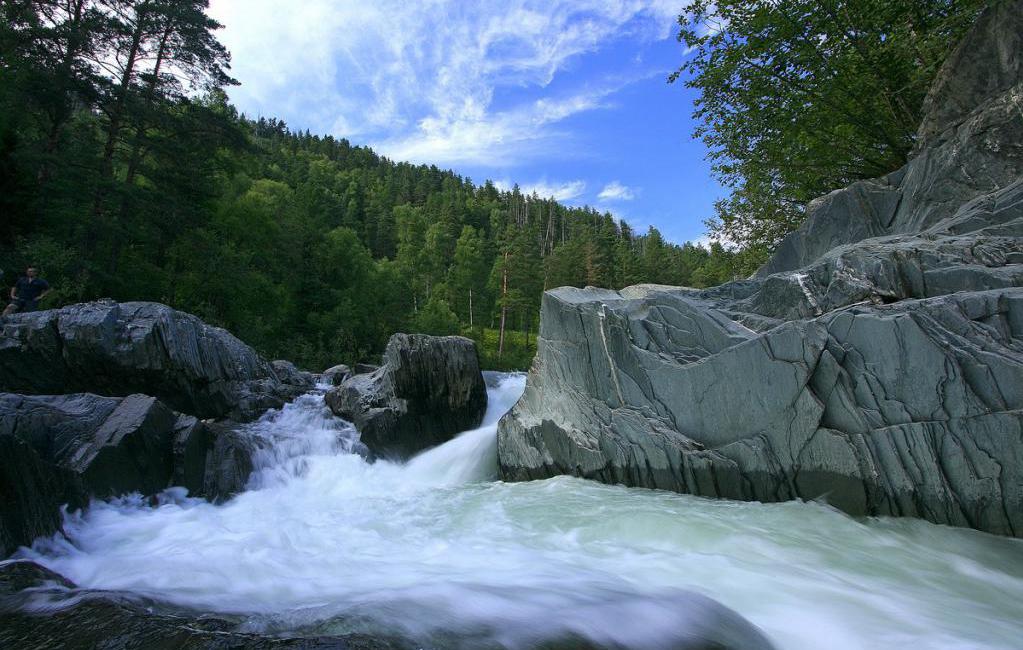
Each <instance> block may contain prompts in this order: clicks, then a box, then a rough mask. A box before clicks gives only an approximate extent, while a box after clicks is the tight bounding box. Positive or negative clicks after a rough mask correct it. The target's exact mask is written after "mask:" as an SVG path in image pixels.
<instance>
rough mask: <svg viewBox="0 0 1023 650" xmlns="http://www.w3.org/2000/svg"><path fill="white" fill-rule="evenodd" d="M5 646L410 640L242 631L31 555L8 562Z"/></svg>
mask: <svg viewBox="0 0 1023 650" xmlns="http://www.w3.org/2000/svg"><path fill="white" fill-rule="evenodd" d="M0 619H2V620H3V624H0V647H5V648H123V649H126V650H127V649H138V650H145V649H148V648H165V649H168V650H169V649H170V648H174V649H177V650H188V649H194V650H210V649H214V648H223V649H225V650H226V649H227V648H238V649H242V648H245V649H252V650H272V649H275V648H294V649H296V650H327V649H331V650H346V649H350V650H388V649H398V648H402V649H406V648H414V647H416V646H415V645H413V644H412V643H410V642H405V641H402V640H398V639H394V640H389V639H383V638H374V637H371V636H369V635H365V634H340V635H332V636H300V637H292V638H288V637H282V636H280V635H273V636H269V635H267V636H264V635H259V634H252V633H246V632H242V631H239V629H241V628H243V627H244V626H243V625H242V621H241V620H237V619H231V618H228V617H220V616H211V615H208V614H204V615H198V614H196V613H194V612H191V611H184V610H180V609H178V608H174V607H171V606H169V605H166V604H164V603H160V602H156V601H152V600H149V599H145V598H140V597H138V596H135V595H132V594H123V593H117V592H104V591H92V590H88V589H80V588H78V587H76V586H75V585H74V583H72V582H71V581H70V580H67V579H66V578H64V577H63V576H61V575H60V574H57V573H55V572H53V571H50V570H49V569H47V568H45V567H42V566H40V565H38V564H36V563H34V562H28V561H24V560H20V561H15V562H4V563H0Z"/></svg>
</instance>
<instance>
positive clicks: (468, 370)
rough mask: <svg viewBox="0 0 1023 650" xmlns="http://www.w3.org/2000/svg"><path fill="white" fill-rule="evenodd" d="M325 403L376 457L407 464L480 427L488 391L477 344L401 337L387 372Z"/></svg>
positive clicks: (387, 355) (363, 377) (391, 349)
mask: <svg viewBox="0 0 1023 650" xmlns="http://www.w3.org/2000/svg"><path fill="white" fill-rule="evenodd" d="M325 400H326V402H327V405H328V406H329V407H330V409H331V411H332V412H333V413H334V414H335V415H339V416H341V417H343V418H345V419H348V420H351V421H352V422H353V423H355V426H356V428H357V429H358V430H359V433H360V436H361V440H362V442H363V444H365V445H366V446H367V447H369V449H370V450H371V451H372V452H374V453H375V454H377V455H382V456H386V457H399V458H404V457H408V456H410V455H412V454H414V453H416V452H417V451H421V450H423V449H426V448H428V447H432V446H434V445H438V444H440V443H442V442H446V441H447V440H450V439H451V437H452V436H453V435H454V434H456V433H458V432H460V431H465V430H467V429H472V428H475V427H477V426H479V423H480V422H481V421H482V419H483V414H484V413H485V412H486V409H487V387H486V384H485V382H484V380H483V374H482V373H481V372H480V366H479V358H478V356H477V354H476V345H475V344H474V343H473V342H472V341H471V340H469V339H467V338H463V337H460V336H427V335H425V334H395V335H394V336H392V337H391V339H390V340H389V341H388V342H387V349H386V351H385V352H384V365H383V366H381V367H380V368H378V369H377V370H374V371H373V372H371V373H368V374H360V375H354V376H352V377H349V378H348V379H345V380H344V382H342V384H341V386H340V387H338V388H336V389H334V390H332V391H330V392H328V393H327V395H326V397H325Z"/></svg>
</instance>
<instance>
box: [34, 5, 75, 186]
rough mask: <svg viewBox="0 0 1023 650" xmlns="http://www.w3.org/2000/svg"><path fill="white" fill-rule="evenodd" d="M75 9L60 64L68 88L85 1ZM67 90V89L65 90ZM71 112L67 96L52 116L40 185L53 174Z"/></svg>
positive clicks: (39, 178)
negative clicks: (55, 158) (52, 159)
mask: <svg viewBox="0 0 1023 650" xmlns="http://www.w3.org/2000/svg"><path fill="white" fill-rule="evenodd" d="M73 7H74V8H73V9H72V10H71V11H72V16H73V17H72V19H71V29H70V32H69V34H68V39H67V48H65V50H64V58H63V60H61V62H60V75H59V78H60V79H61V80H62V83H65V84H67V85H68V86H70V82H71V65H72V64H73V63H74V60H75V57H76V56H77V55H78V53H79V50H80V49H81V29H82V11H83V10H84V9H85V0H77V1H76V2H74V3H73ZM66 90H67V88H65V91H66ZM71 112H72V111H71V106H70V101H69V100H68V98H67V96H65V97H64V98H63V103H62V104H61V105H60V106H58V107H57V110H56V114H55V115H53V116H52V119H53V123H52V124H51V125H50V130H49V132H48V133H47V134H46V156H45V157H44V158H43V164H42V166H41V167H40V168H39V174H38V180H39V183H40V185H43V184H45V183H46V182H47V181H48V180H49V179H50V175H51V173H52V169H51V166H50V161H51V158H52V157H53V156H54V154H56V153H57V146H58V145H59V144H60V133H61V131H63V130H64V125H65V124H66V123H67V121H68V118H69V117H70V116H71Z"/></svg>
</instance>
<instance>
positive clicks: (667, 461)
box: [498, 2, 1023, 536]
mask: <svg viewBox="0 0 1023 650" xmlns="http://www.w3.org/2000/svg"><path fill="white" fill-rule="evenodd" d="M1021 25H1023V3H1019V2H1013V3H1002V4H1000V5H999V6H997V7H995V8H993V9H991V10H989V11H988V12H986V13H985V15H984V16H983V17H982V18H981V20H980V21H979V22H978V24H977V25H976V26H975V27H974V29H973V30H972V31H971V33H970V34H969V35H968V36H967V38H966V40H965V41H964V43H963V44H962V45H961V46H960V47H959V49H958V50H957V51H956V53H955V54H954V55H953V56H951V57H950V59H949V61H948V63H947V64H946V66H945V68H944V69H943V70H942V72H941V73H940V75H939V77H938V81H937V82H936V85H935V88H936V90H935V91H932V93H931V97H930V99H929V100H928V117H927V118H926V119H925V121H924V124H923V126H922V127H921V135H920V142H921V143H922V144H921V147H920V149H919V150H918V151H917V152H916V154H915V156H914V157H913V158H912V160H911V161H910V162H909V164H908V165H907V166H906V167H905V168H904V169H902V170H900V171H898V172H895V173H893V174H890V175H889V176H887V177H885V178H883V179H878V180H874V181H864V182H861V183H857V184H854V185H853V186H850V187H849V188H846V189H844V190H839V191H838V192H834V193H832V194H830V195H828V196H826V197H823V198H821V199H819V200H818V201H816V202H814V204H812V205H811V206H810V208H809V210H808V217H807V220H806V222H805V223H804V224H803V226H802V227H801V228H800V229H799V230H798V231H796V232H795V233H793V234H792V235H790V237H789V238H788V239H786V240H785V242H784V243H783V244H782V245H781V247H780V248H779V250H778V252H777V253H776V255H775V256H774V257H773V258H772V259H771V261H770V262H768V264H767V265H765V267H764V268H763V269H761V270H760V272H759V273H758V274H757V276H756V277H755V278H754V279H751V280H747V281H742V282H735V283H730V284H726V285H723V286H721V287H716V288H713V289H709V290H704V291H698V290H690V289H683V288H677V287H660V286H650V285H647V286H637V287H630V288H628V289H624V290H622V291H620V292H618V291H606V290H600V289H572V288H563V289H556V290H553V291H549V292H547V294H546V295H545V296H544V301H543V309H542V316H541V328H540V338H539V339H538V350H537V357H536V360H535V361H534V364H533V368H532V369H531V371H530V375H529V379H528V382H527V388H526V392H525V394H524V395H523V397H522V399H521V400H520V401H519V403H518V404H517V405H516V406H515V407H514V408H513V409H512V411H511V412H510V413H509V414H508V415H507V416H505V418H503V419H502V421H501V423H500V425H499V428H498V453H499V462H500V465H501V469H502V473H503V475H504V476H505V478H507V479H511V480H526V479H534V478H544V477H549V476H553V475H557V474H574V475H579V476H585V477H589V478H594V479H598V480H602V481H606V482H611V483H623V484H626V485H635V486H644V487H655V488H664V489H670V490H676V491H680V492H688V493H693V494H698V495H706V496H717V497H727V498H734V499H747V500H760V501H779V500H787V499H796V498H801V499H816V498H825V499H827V500H828V501H829V502H830V503H832V504H833V505H835V506H837V507H839V508H841V509H843V510H845V511H847V512H850V513H853V514H858V515H864V514H869V515H906V516H914V517H922V518H925V519H928V520H931V521H934V522H938V523H946V524H952V525H958V526H969V527H973V528H978V529H981V530H985V531H989V532H993V533H999V534H1005V535H1014V536H1023V514H1021V513H1023V289H1021V288H1020V287H1021V286H1023V176H1021V170H1023V119H1021V117H1020V115H1021V114H1020V113H1019V105H1020V102H1021V101H1023V100H1021V97H1023V77H1021V74H1023V72H1021V67H1020V63H1019V61H1020V49H1019V47H1018V43H1019V39H1020V33H1023V30H1020V26H1021ZM1013 43H1016V44H1017V46H1016V47H1015V49H1013V47H1012V44H1013ZM957 80H962V82H961V83H960V82H959V81H957ZM985 80H986V81H985ZM942 89H944V90H942ZM943 102H952V103H954V105H951V104H947V103H943ZM967 105H969V107H970V108H965V107H966V106H967Z"/></svg>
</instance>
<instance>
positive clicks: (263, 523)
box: [23, 376, 1023, 650]
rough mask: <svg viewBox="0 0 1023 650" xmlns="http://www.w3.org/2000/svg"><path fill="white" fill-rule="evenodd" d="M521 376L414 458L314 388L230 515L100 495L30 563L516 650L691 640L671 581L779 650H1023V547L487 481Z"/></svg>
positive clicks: (326, 626) (269, 436) (94, 582)
mask: <svg viewBox="0 0 1023 650" xmlns="http://www.w3.org/2000/svg"><path fill="white" fill-rule="evenodd" d="M523 381H524V380H523V378H522V377H521V376H511V377H507V378H505V379H504V381H502V382H501V384H500V385H499V386H498V387H496V388H493V389H491V391H490V399H491V407H490V409H489V410H488V414H487V417H486V419H485V421H484V424H483V426H481V427H480V428H479V429H477V430H475V431H470V432H467V433H465V434H462V435H461V436H459V437H458V438H456V439H454V440H452V441H451V442H449V443H447V444H445V445H442V446H440V447H438V448H436V449H433V450H430V451H428V452H426V453H424V454H422V455H420V456H418V457H417V458H414V459H413V460H411V461H410V462H409V463H407V464H404V465H399V464H393V463H387V462H377V463H374V464H369V463H367V462H365V461H364V460H363V458H361V457H360V456H358V455H356V454H352V453H349V452H350V450H351V449H353V448H354V445H355V444H356V443H355V437H354V433H353V431H352V429H351V428H350V426H348V425H347V424H345V423H343V422H340V421H338V420H337V419H336V418H333V417H332V416H331V415H330V413H329V412H328V411H327V410H326V409H324V408H323V406H322V401H321V400H320V398H319V397H318V396H316V395H310V396H306V397H304V398H302V399H300V400H298V401H297V402H296V403H295V404H293V405H290V406H288V407H286V408H285V409H283V410H282V411H281V412H280V413H276V414H272V415H270V416H268V417H266V418H264V419H263V420H262V421H260V422H259V423H257V424H255V425H253V427H252V429H251V431H250V433H251V434H252V435H258V436H262V437H264V438H265V439H266V440H267V441H268V442H269V443H270V444H271V445H272V447H271V451H270V452H268V453H267V454H266V455H265V456H264V457H262V459H261V460H260V465H261V467H260V470H259V471H258V472H257V473H256V475H255V476H254V477H253V479H252V482H251V485H250V487H251V489H250V490H249V491H247V492H245V493H243V494H241V495H239V496H237V497H235V498H234V499H232V500H230V501H229V502H227V503H225V504H223V505H219V506H214V505H211V504H208V503H205V502H202V501H199V500H197V499H189V498H186V497H184V496H183V495H182V494H181V492H180V491H177V492H169V493H168V494H166V495H165V498H164V503H163V504H162V505H160V506H159V507H155V508H154V507H149V506H147V505H145V504H143V502H142V500H141V499H132V498H126V499H121V500H117V501H113V502H110V503H100V504H95V505H94V506H93V507H92V508H91V509H90V510H89V511H88V512H87V513H86V514H85V515H84V516H77V517H72V518H71V519H69V521H68V522H67V532H68V536H69V540H63V539H60V538H56V539H54V540H41V541H39V542H37V544H36V545H35V547H34V549H33V550H32V551H28V552H24V553H23V555H24V556H27V557H31V558H33V559H36V560H37V561H40V562H42V563H43V564H45V565H47V566H49V567H50V568H52V569H54V570H55V571H57V572H59V573H62V574H64V575H66V576H67V577H68V578H70V579H71V580H73V581H75V582H77V583H79V584H81V585H84V586H89V587H94V588H102V589H116V590H130V591H134V592H138V593H141V594H144V595H148V596H152V597H156V598H159V599H163V600H168V601H170V602H173V603H176V604H180V605H187V606H193V607H196V608H199V609H203V610H209V611H217V612H227V613H239V614H245V615H248V616H249V619H248V621H249V622H248V623H247V625H248V626H249V627H250V628H252V629H262V630H271V631H274V630H277V631H280V630H289V629H295V628H298V627H305V628H308V626H310V625H312V626H316V625H319V626H321V631H326V632H331V631H334V632H336V631H343V630H338V629H335V628H334V627H332V626H336V625H341V624H340V623H336V621H338V620H342V619H338V618H337V617H339V616H341V617H344V619H343V620H345V621H346V622H345V623H344V625H346V626H349V627H351V626H356V627H357V624H356V623H353V622H352V621H360V620H362V621H365V620H370V621H371V622H372V624H373V625H377V626H383V627H384V629H386V628H387V627H388V626H390V628H391V629H404V630H406V631H410V632H412V633H423V634H428V633H431V632H436V631H438V630H449V631H450V630H454V631H459V630H461V631H466V630H469V631H471V630H480V629H488V630H490V631H491V632H490V634H491V635H492V636H493V637H494V638H498V639H499V640H501V642H503V643H507V644H508V645H510V646H514V645H516V643H518V642H520V641H522V639H523V638H526V637H523V636H521V635H527V636H528V634H532V633H536V632H537V631H538V630H543V629H544V628H545V627H549V628H552V629H553V628H556V627H558V626H560V628H564V629H573V630H576V629H584V630H585V631H586V632H587V633H588V634H590V635H591V636H593V637H594V638H597V639H610V640H614V641H618V642H622V643H625V642H627V643H629V644H630V645H632V646H634V647H658V646H659V645H664V643H666V639H671V638H673V637H672V635H673V634H677V633H678V632H677V622H678V615H679V607H680V606H681V605H679V600H678V594H679V592H678V591H677V590H679V589H692V590H696V591H699V592H701V593H704V594H706V595H708V596H710V597H712V598H714V599H716V600H719V601H720V602H722V603H724V604H726V605H728V606H729V607H732V608H733V609H735V610H736V611H738V612H739V613H741V614H742V615H744V616H746V617H747V618H748V619H750V620H751V621H753V622H754V623H756V624H757V625H759V626H760V627H761V628H762V629H763V630H765V631H766V632H767V633H768V634H769V636H770V637H771V638H772V639H773V640H774V641H775V642H776V643H777V644H778V646H779V647H780V648H814V649H817V648H836V649H843V648H849V649H853V648H857V649H859V648H890V647H903V646H909V645H911V646H912V647H913V648H914V650H927V649H934V650H938V649H945V648H948V649H951V648H1006V649H1008V648H1018V647H1019V641H1020V639H1023V544H1021V543H1020V541H1018V540H1010V539H1002V538H997V537H993V536H989V535H984V534H981V533H977V532H973V531H968V530H958V529H952V528H946V527H941V526H934V525H931V524H927V523H925V522H920V521H911V520H882V521H870V522H861V521H856V520H853V519H851V518H848V517H846V516H844V515H842V514H839V513H837V512H835V511H833V510H832V509H830V508H827V507H826V506H822V505H818V504H804V503H784V504H772V505H764V504H756V503H737V502H730V501H714V500H708V499H700V498H695V497H690V496H685V495H678V494H672V493H667V492H658V491H651V490H636V489H627V488H622V487H615V486H607V485H600V484H597V483H593V482H589V481H583V480H579V479H573V478H569V477H561V478H556V479H552V480H549V481H538V482H530V483H519V484H505V483H502V482H494V481H493V480H492V479H493V478H494V476H495V472H496V451H495V430H496V423H497V419H498V418H499V417H500V415H501V413H503V412H504V411H505V410H507V409H508V408H509V407H510V406H511V404H512V403H513V402H514V400H515V399H516V398H517V397H518V395H519V394H521V391H522V388H523ZM345 629H348V628H345ZM377 629H379V627H378V628H377ZM517 634H518V635H520V636H516V635H517ZM502 635H504V636H502ZM509 635H510V636H509Z"/></svg>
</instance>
